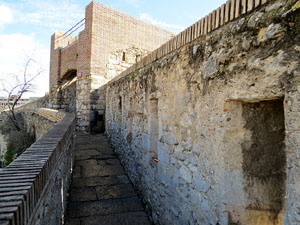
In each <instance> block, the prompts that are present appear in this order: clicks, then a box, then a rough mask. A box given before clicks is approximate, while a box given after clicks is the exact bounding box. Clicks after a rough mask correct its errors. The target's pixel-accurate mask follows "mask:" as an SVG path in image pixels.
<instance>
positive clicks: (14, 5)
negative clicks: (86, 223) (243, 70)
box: [0, 0, 225, 96]
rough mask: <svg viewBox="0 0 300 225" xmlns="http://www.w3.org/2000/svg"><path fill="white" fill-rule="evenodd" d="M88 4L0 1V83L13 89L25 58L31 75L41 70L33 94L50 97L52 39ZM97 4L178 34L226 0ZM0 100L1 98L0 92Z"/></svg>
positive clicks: (50, 0) (124, 0) (84, 1)
mask: <svg viewBox="0 0 300 225" xmlns="http://www.w3.org/2000/svg"><path fill="white" fill-rule="evenodd" d="M90 2H91V0H46V1H43V0H4V1H3V0H0V79H2V80H3V79H4V80H5V81H7V82H10V83H12V84H13V83H14V81H13V80H12V79H10V78H11V77H12V74H19V73H22V70H23V68H24V63H25V61H26V59H27V58H28V57H31V58H34V59H35V61H36V63H33V64H31V67H30V72H31V73H32V74H35V73H36V71H37V70H39V69H40V68H43V71H44V72H43V74H42V75H40V76H39V77H38V78H37V79H36V86H37V88H36V92H35V93H30V94H27V96H42V95H43V94H44V93H45V92H47V91H48V85H49V82H48V76H49V75H48V74H49V55H50V52H49V50H50V37H51V35H52V34H53V33H54V32H56V31H67V30H68V29H69V28H70V27H72V26H73V25H74V24H75V23H77V22H78V21H80V20H81V19H82V18H84V11H85V6H86V5H88V4H89V3H90ZM100 2H101V3H103V4H105V5H109V6H111V7H112V8H116V9H118V10H120V11H122V12H125V13H127V14H130V15H132V16H134V17H137V18H140V19H142V20H144V21H146V22H149V23H152V24H154V25H157V26H160V27H162V28H164V29H167V30H170V31H172V32H174V33H179V32H180V31H182V30H183V29H185V28H186V27H188V26H190V25H192V24H193V23H195V22H196V21H197V20H199V19H200V18H202V17H204V16H205V15H207V14H208V13H209V12H211V11H212V10H214V9H216V8H217V7H219V6H221V4H222V3H224V2H225V0H210V1H199V0H197V1H196V0H186V1H182V0H181V1H179V0H172V1H171V0H164V1H163V0H160V1H159V0H151V1H149V0H148V1H146V0H102V1H100ZM0 95H1V92H0Z"/></svg>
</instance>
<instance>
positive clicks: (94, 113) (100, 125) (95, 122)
mask: <svg viewBox="0 0 300 225" xmlns="http://www.w3.org/2000/svg"><path fill="white" fill-rule="evenodd" d="M105 87H106V86H105V85H104V86H102V87H100V88H98V89H96V90H94V91H92V92H91V105H95V104H93V102H97V101H99V100H100V98H105V96H104V93H105ZM99 92H101V93H100V94H99ZM104 120H105V106H101V108H99V109H97V108H95V107H92V109H91V111H90V133H104V131H105V123H104Z"/></svg>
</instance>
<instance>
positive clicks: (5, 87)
mask: <svg viewBox="0 0 300 225" xmlns="http://www.w3.org/2000/svg"><path fill="white" fill-rule="evenodd" d="M32 63H35V61H34V60H33V59H32V58H29V59H27V61H26V63H25V66H24V71H23V73H22V74H21V75H16V74H11V75H10V77H9V79H0V82H1V84H2V90H1V91H2V92H4V93H6V96H7V102H6V110H4V113H6V115H7V117H8V118H9V120H10V121H11V122H12V123H13V125H14V126H15V128H16V129H17V130H18V131H20V130H21V127H20V124H19V123H18V120H17V117H16V111H15V110H16V106H17V105H18V102H19V100H20V99H21V98H22V96H23V94H25V93H28V92H32V91H33V90H34V89H35V86H34V84H33V81H34V79H35V78H36V77H37V76H39V75H40V74H41V73H42V72H43V70H42V69H41V68H40V69H38V70H37V71H35V72H34V74H32V73H30V72H29V68H30V65H31V64H32Z"/></svg>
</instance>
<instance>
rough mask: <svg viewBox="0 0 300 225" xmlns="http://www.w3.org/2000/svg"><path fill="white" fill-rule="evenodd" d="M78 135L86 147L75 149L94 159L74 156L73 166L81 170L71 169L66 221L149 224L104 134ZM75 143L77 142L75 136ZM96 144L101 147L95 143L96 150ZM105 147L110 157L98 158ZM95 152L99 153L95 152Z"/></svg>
mask: <svg viewBox="0 0 300 225" xmlns="http://www.w3.org/2000/svg"><path fill="white" fill-rule="evenodd" d="M78 137H79V139H80V143H82V142H84V143H86V144H87V146H88V147H85V149H84V150H80V151H77V152H76V153H78V152H79V153H78V154H82V153H83V152H87V154H91V155H92V156H93V157H96V158H97V159H89V160H85V159H80V158H78V157H77V158H75V168H76V167H78V168H80V170H81V173H77V174H74V173H73V182H72V186H71V190H70V202H69V204H68V213H67V220H66V224H69V225H73V223H74V225H76V224H84V225H88V224H147V225H148V224H151V223H150V222H149V220H148V217H147V214H146V213H145V211H144V207H143V205H142V202H141V200H140V199H139V198H138V197H137V195H136V193H135V191H134V189H133V187H132V185H131V183H130V182H129V179H128V177H127V176H126V175H125V172H124V169H123V167H122V166H121V164H120V161H119V159H118V158H117V157H116V155H115V153H114V152H113V150H112V148H111V147H110V145H109V144H108V143H107V140H106V139H105V138H104V136H103V135H101V136H99V135H98V138H94V136H88V135H81V136H78ZM75 143H79V142H78V141H76V140H75ZM102 143H105V144H102ZM80 145H81V144H80ZM95 146H102V147H97V151H96V150H94V147H95ZM108 151H109V152H110V153H111V155H110V157H108V158H107V157H104V158H98V155H100V156H102V154H106V153H107V152H108ZM96 152H97V153H98V155H95V153H96ZM104 156H107V155H104Z"/></svg>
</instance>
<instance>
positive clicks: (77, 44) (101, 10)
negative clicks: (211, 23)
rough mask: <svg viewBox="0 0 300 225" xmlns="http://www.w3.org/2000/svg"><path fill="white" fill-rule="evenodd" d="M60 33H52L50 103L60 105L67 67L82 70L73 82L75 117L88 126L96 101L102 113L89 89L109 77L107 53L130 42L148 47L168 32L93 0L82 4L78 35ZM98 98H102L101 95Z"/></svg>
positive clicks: (163, 38)
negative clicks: (83, 19)
mask: <svg viewBox="0 0 300 225" xmlns="http://www.w3.org/2000/svg"><path fill="white" fill-rule="evenodd" d="M61 36H62V33H61V32H60V33H56V34H54V35H53V36H52V45H51V62H50V103H51V107H52V108H61V106H62V105H64V103H63V98H62V96H61V91H60V90H59V88H60V87H61V85H62V81H61V80H60V78H62V77H63V76H64V75H65V74H66V73H67V72H68V71H69V70H76V71H77V72H78V73H80V74H82V77H80V78H78V80H77V84H76V89H77V91H76V107H77V111H76V113H77V115H76V117H77V120H78V125H79V126H80V127H82V129H89V120H90V110H91V109H92V108H93V109H94V110H97V108H99V106H97V105H99V104H101V107H100V108H101V109H100V110H98V112H99V113H100V114H102V115H103V113H104V111H103V108H104V107H105V102H103V101H101V102H100V101H98V102H95V101H94V99H93V98H94V96H91V95H90V92H93V91H94V90H95V89H97V88H99V87H101V86H103V85H104V84H105V83H106V82H107V81H108V80H109V79H108V78H107V77H106V73H107V64H108V63H109V57H110V55H111V53H112V52H115V51H117V50H118V49H127V48H130V47H132V46H134V47H135V48H140V49H143V50H147V51H152V50H154V49H155V48H157V47H159V46H160V45H161V44H162V43H164V42H166V41H167V40H169V39H170V38H171V37H172V34H171V33H170V32H167V31H165V30H163V29H160V28H158V27H155V26H153V25H150V24H147V23H144V22H143V21H141V20H138V19H136V18H134V17H132V16H129V15H127V14H124V13H122V12H119V11H117V10H115V9H112V8H110V7H107V6H105V5H102V4H100V3H98V2H96V1H93V2H91V3H90V4H89V5H88V6H87V7H86V12H85V28H84V30H83V31H82V32H80V34H79V36H78V38H77V39H76V38H75V37H71V36H68V37H66V38H61ZM74 97H75V96H74ZM98 98H99V99H103V96H98Z"/></svg>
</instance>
